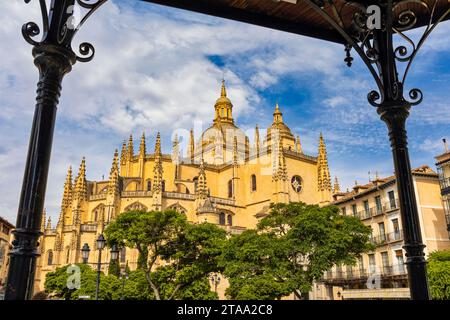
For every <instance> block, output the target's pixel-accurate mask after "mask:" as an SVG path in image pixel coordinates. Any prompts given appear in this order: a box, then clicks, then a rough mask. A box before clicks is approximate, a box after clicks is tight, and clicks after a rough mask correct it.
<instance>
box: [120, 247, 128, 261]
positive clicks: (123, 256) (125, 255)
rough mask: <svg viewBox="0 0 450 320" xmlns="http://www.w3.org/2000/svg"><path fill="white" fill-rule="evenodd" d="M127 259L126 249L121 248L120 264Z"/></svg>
mask: <svg viewBox="0 0 450 320" xmlns="http://www.w3.org/2000/svg"><path fill="white" fill-rule="evenodd" d="M126 259H127V247H122V248H121V249H120V262H122V263H124V262H126Z"/></svg>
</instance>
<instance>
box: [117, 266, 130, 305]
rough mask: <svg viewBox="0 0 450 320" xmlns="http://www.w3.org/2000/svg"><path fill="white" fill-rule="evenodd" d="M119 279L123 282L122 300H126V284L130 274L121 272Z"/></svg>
mask: <svg viewBox="0 0 450 320" xmlns="http://www.w3.org/2000/svg"><path fill="white" fill-rule="evenodd" d="M119 279H120V280H122V296H121V297H120V300H125V282H126V281H127V280H128V273H127V272H126V271H124V272H121V273H120V275H119Z"/></svg>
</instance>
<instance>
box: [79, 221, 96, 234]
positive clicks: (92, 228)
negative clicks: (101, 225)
mask: <svg viewBox="0 0 450 320" xmlns="http://www.w3.org/2000/svg"><path fill="white" fill-rule="evenodd" d="M80 230H81V232H97V224H96V223H89V224H82V225H81V228H80Z"/></svg>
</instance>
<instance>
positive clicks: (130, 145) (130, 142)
mask: <svg viewBox="0 0 450 320" xmlns="http://www.w3.org/2000/svg"><path fill="white" fill-rule="evenodd" d="M127 151H128V160H130V161H131V160H132V159H133V156H134V147H133V135H131V134H130V139H128V149H127Z"/></svg>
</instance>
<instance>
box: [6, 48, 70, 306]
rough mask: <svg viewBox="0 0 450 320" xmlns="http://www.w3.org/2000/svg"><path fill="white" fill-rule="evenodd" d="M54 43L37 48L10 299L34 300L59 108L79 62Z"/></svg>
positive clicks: (9, 279) (10, 283)
mask: <svg viewBox="0 0 450 320" xmlns="http://www.w3.org/2000/svg"><path fill="white" fill-rule="evenodd" d="M61 50H62V49H60V48H57V47H54V46H44V47H42V48H37V47H36V48H34V49H33V56H34V58H35V60H34V63H35V65H36V67H37V68H38V69H39V82H38V84H37V98H36V102H37V103H36V109H35V113H34V119H33V126H32V129H31V137H30V141H29V146H28V156H27V161H26V165H25V173H24V178H23V183H22V192H21V195H20V202H19V210H18V213H17V222H16V227H17V229H16V230H15V231H14V232H13V233H14V237H15V239H14V241H13V243H12V244H13V248H12V250H11V252H10V265H9V270H8V282H7V286H6V293H5V299H6V300H23V299H30V298H31V296H32V294H33V282H34V273H35V266H36V258H37V257H38V256H39V254H38V251H37V246H38V239H39V236H40V235H41V232H40V227H41V226H40V225H41V219H42V211H43V207H44V199H45V191H46V187H47V176H48V167H49V163H50V154H51V149H52V141H53V131H54V127H55V117H56V109H57V105H58V102H59V96H60V92H61V82H62V79H63V76H64V75H65V74H66V73H67V72H69V71H70V70H71V68H72V64H73V63H75V55H74V54H73V53H70V52H68V51H66V50H64V51H61Z"/></svg>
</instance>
